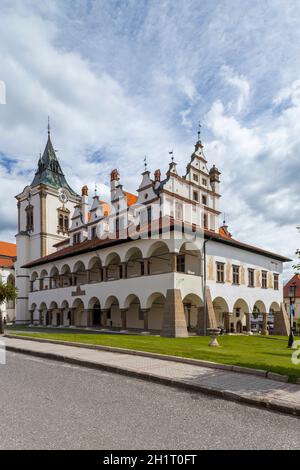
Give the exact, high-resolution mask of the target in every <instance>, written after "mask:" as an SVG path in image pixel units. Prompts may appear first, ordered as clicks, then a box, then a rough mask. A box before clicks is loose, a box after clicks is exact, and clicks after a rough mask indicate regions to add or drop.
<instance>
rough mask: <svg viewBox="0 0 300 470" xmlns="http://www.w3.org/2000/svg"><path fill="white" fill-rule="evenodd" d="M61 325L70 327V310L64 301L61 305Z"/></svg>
mask: <svg viewBox="0 0 300 470" xmlns="http://www.w3.org/2000/svg"><path fill="white" fill-rule="evenodd" d="M60 310H61V324H62V325H64V326H70V325H71V324H72V323H71V321H72V316H71V310H70V308H69V302H68V301H67V300H64V301H63V302H62V304H61V309H60Z"/></svg>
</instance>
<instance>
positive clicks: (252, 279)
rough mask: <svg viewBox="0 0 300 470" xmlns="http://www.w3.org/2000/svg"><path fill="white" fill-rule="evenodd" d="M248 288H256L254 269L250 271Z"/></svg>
mask: <svg viewBox="0 0 300 470" xmlns="http://www.w3.org/2000/svg"><path fill="white" fill-rule="evenodd" d="M248 287H254V269H251V268H249V269H248Z"/></svg>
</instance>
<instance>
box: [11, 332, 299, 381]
mask: <svg viewBox="0 0 300 470" xmlns="http://www.w3.org/2000/svg"><path fill="white" fill-rule="evenodd" d="M4 337H6V338H12V339H22V340H27V341H36V342H38V343H51V344H59V345H62V346H73V347H77V348H85V349H94V350H98V351H109V352H118V353H119V354H130V355H132V356H143V357H150V358H152V359H161V360H163V361H172V362H179V363H181V364H190V365H193V366H200V367H208V368H210V369H221V370H225V371H230V372H237V373H239V374H249V375H256V376H258V377H264V378H266V379H271V380H276V381H278V382H288V379H289V378H288V376H287V375H281V374H277V373H275V372H271V371H267V370H261V369H251V368H250V367H243V366H234V365H229V364H219V363H217V362H211V361H204V360H202V359H192V358H190V359H189V358H187V357H180V356H169V355H167V354H159V353H151V352H147V351H138V350H134V349H125V348H118V347H115V346H101V345H95V344H85V343H75V342H72V341H60V340H57V339H44V338H34V337H31V336H21V335H14V334H9V333H8V334H4ZM298 380H299V382H296V385H300V379H298Z"/></svg>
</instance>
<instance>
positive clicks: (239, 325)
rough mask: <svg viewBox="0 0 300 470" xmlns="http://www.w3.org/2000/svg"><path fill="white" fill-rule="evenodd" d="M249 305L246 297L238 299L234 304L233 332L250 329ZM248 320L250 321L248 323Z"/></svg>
mask: <svg viewBox="0 0 300 470" xmlns="http://www.w3.org/2000/svg"><path fill="white" fill-rule="evenodd" d="M248 316H249V307H248V304H247V302H246V301H245V300H244V299H238V300H236V302H235V303H234V306H233V315H232V318H231V323H232V325H231V326H232V330H231V331H232V332H236V333H243V332H244V333H246V332H247V331H249V329H250V321H249V320H250V319H249V318H248ZM247 322H248V323H247Z"/></svg>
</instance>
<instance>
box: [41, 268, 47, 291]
mask: <svg viewBox="0 0 300 470" xmlns="http://www.w3.org/2000/svg"><path fill="white" fill-rule="evenodd" d="M48 288H49V278H48V271H47V270H46V269H42V271H41V274H40V289H41V290H43V289H48Z"/></svg>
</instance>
